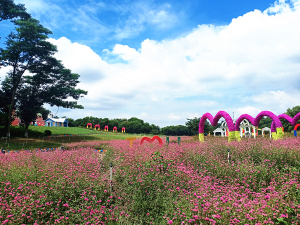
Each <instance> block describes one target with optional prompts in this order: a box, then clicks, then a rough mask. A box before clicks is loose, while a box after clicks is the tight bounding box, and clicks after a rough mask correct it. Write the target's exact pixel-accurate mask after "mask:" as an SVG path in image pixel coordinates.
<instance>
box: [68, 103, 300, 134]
mask: <svg viewBox="0 0 300 225" xmlns="http://www.w3.org/2000/svg"><path fill="white" fill-rule="evenodd" d="M299 112H300V106H295V107H293V108H291V109H290V108H288V109H287V111H286V112H285V114H287V115H289V116H290V117H292V118H293V117H294V116H295V115H296V114H297V113H299ZM68 122H69V126H71V127H86V125H87V123H92V124H93V126H95V125H96V124H99V125H100V127H101V129H103V128H104V126H106V125H108V127H109V130H112V129H113V127H114V126H116V127H118V130H119V131H121V128H122V127H125V128H126V132H127V133H136V134H139V133H144V134H154V135H156V134H163V135H172V136H183V135H187V136H191V135H197V134H198V128H199V122H200V117H198V118H197V117H195V118H193V119H187V122H186V123H185V125H177V126H166V127H163V128H160V127H159V126H157V125H154V124H149V123H147V122H144V121H143V120H142V119H138V118H136V117H132V118H130V119H109V118H97V117H92V116H91V117H85V118H82V119H77V120H73V119H71V118H68ZM281 122H282V125H283V127H284V130H285V132H291V131H292V130H293V129H294V127H293V126H291V125H290V124H289V123H288V122H287V121H286V120H281ZM298 122H299V123H300V121H298ZM271 123H272V119H270V118H269V117H266V118H263V119H262V120H261V121H260V122H259V126H258V127H259V128H260V129H261V128H264V127H271ZM219 126H221V122H219V123H218V125H217V126H212V125H211V124H210V123H209V122H208V120H207V121H206V122H205V124H204V133H212V132H213V131H214V130H215V129H217V128H218V127H219Z"/></svg>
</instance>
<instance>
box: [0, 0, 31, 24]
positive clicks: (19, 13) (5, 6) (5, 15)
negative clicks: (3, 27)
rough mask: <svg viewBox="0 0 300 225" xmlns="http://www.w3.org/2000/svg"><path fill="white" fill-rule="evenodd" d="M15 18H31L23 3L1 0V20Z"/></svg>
mask: <svg viewBox="0 0 300 225" xmlns="http://www.w3.org/2000/svg"><path fill="white" fill-rule="evenodd" d="M15 18H24V19H28V18H30V14H29V13H27V12H26V8H25V6H24V5H23V4H15V3H14V1H13V0H1V1H0V21H2V20H13V19H15Z"/></svg>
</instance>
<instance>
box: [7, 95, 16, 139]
mask: <svg viewBox="0 0 300 225" xmlns="http://www.w3.org/2000/svg"><path fill="white" fill-rule="evenodd" d="M15 96H16V90H15V89H14V90H13V91H12V96H11V103H10V105H9V110H8V122H7V138H10V125H11V117H12V113H13V108H14V103H15Z"/></svg>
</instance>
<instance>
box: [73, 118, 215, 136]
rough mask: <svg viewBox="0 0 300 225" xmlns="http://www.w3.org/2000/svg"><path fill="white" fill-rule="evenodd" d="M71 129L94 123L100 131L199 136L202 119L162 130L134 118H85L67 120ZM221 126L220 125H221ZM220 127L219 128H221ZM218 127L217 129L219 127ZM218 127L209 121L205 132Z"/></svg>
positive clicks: (189, 120)
mask: <svg viewBox="0 0 300 225" xmlns="http://www.w3.org/2000/svg"><path fill="white" fill-rule="evenodd" d="M67 119H68V122H69V126H70V127H86V126H87V124H88V123H92V125H93V127H94V126H95V125H96V124H99V125H100V129H101V130H103V129H104V127H105V126H106V125H107V126H108V130H109V131H112V130H113V127H114V126H116V127H117V128H118V131H119V132H120V131H121V130H122V127H125V128H126V133H132V134H134V133H135V134H140V133H144V134H153V135H157V134H162V135H172V136H183V135H186V136H191V135H197V134H198V126H199V121H200V118H196V117H195V118H194V119H187V122H186V123H185V126H184V125H177V126H167V127H163V128H160V127H159V126H157V125H155V124H149V123H147V122H144V120H142V119H138V118H136V117H132V118H130V119H109V118H97V117H92V116H90V117H84V118H81V119H77V120H74V119H72V118H67ZM219 125H220V124H219ZM219 125H218V126H219ZM218 126H216V127H218ZM216 127H213V126H211V125H210V124H209V123H208V122H207V121H206V122H205V126H204V132H205V133H208V132H212V131H213V130H214V129H216Z"/></svg>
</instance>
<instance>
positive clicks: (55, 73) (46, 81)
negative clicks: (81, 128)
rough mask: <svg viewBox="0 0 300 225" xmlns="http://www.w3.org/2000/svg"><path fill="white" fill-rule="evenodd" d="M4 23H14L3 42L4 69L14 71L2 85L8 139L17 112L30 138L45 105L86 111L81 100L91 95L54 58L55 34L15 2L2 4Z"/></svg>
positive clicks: (0, 63)
mask: <svg viewBox="0 0 300 225" xmlns="http://www.w3.org/2000/svg"><path fill="white" fill-rule="evenodd" d="M3 20H8V21H10V22H11V25H12V27H13V30H12V32H11V33H10V34H9V35H8V36H7V37H6V38H5V39H3V37H1V39H0V41H2V40H5V41H4V43H3V44H4V45H5V47H4V48H3V49H2V48H0V69H3V67H8V68H9V69H10V70H9V72H8V73H7V74H6V77H5V79H4V80H3V81H2V82H1V85H0V125H4V126H5V128H6V131H7V136H8V137H9V136H10V124H11V122H12V120H13V119H14V112H17V116H19V117H20V119H21V122H22V124H23V125H24V126H25V136H27V135H28V126H29V124H30V123H31V122H32V121H34V120H35V119H36V114H37V113H38V112H40V111H43V110H44V109H43V105H44V104H45V103H48V104H50V105H51V106H58V107H65V108H83V106H81V105H78V104H77V100H78V99H79V98H80V97H83V96H84V95H86V94H87V92H86V91H84V90H81V89H76V86H77V84H78V83H79V80H78V79H79V74H75V73H72V72H71V70H69V69H67V68H65V67H64V65H63V64H62V62H61V61H59V60H57V59H56V58H55V57H54V54H55V53H56V52H57V47H56V46H55V45H53V44H51V43H50V42H49V41H47V39H48V36H49V35H50V34H52V32H51V31H50V30H49V29H47V28H45V27H44V26H43V25H41V24H40V22H39V21H38V20H36V19H34V18H32V16H31V15H30V14H29V13H27V11H26V8H25V6H24V5H22V4H15V3H14V1H13V0H1V1H0V24H1V22H2V21H3ZM25 74H30V75H25ZM69 99H73V100H71V101H70V100H69Z"/></svg>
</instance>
